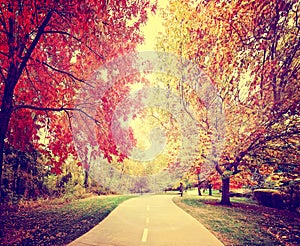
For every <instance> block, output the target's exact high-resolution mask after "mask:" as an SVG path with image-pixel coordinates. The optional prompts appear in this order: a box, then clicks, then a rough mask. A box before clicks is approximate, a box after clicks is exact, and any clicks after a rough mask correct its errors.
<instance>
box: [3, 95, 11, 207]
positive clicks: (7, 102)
mask: <svg viewBox="0 0 300 246" xmlns="http://www.w3.org/2000/svg"><path fill="white" fill-rule="evenodd" d="M12 98H13V97H12V93H8V92H7V91H4V96H3V100H2V105H1V110H0V119H1V120H0V202H2V170H3V162H4V149H5V142H4V141H5V138H6V133H7V129H8V124H9V121H10V118H11V112H12Z"/></svg>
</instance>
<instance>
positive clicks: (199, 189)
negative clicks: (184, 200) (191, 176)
mask: <svg viewBox="0 0 300 246" xmlns="http://www.w3.org/2000/svg"><path fill="white" fill-rule="evenodd" d="M197 177H198V196H202V194H201V182H200V174H198V175H197Z"/></svg>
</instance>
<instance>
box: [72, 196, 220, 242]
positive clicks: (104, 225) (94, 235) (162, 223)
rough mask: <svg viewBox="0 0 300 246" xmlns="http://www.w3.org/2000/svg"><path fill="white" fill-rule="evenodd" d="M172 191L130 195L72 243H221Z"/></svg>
mask: <svg viewBox="0 0 300 246" xmlns="http://www.w3.org/2000/svg"><path fill="white" fill-rule="evenodd" d="M172 198H173V196H171V195H147V196H141V197H137V198H132V199H129V200H127V201H125V202H123V203H122V204H121V205H119V206H118V207H117V208H116V209H115V210H114V211H112V212H111V214H110V215H109V216H108V217H106V218H105V219H104V220H103V221H102V222H101V223H100V224H98V225H97V226H95V227H94V228H93V229H92V230H90V231H89V232H87V233H86V234H84V235H83V236H81V237H79V238H78V239H76V240H75V241H73V242H71V243H70V244H69V245H70V246H84V245H85V246H87V245H104V246H105V245H106V246H111V245H115V246H120V245H124V246H125V245H126V246H136V245H145V246H146V245H153V246H156V245H158V246H160V245H163V246H176V245H178V246H190V245H193V246H198V245H199V246H208V245H210V246H218V245H223V244H222V243H221V242H220V241H219V240H218V239H217V238H216V237H215V236H214V235H213V234H211V233H210V232H209V231H208V230H207V229H206V228H205V227H204V226H203V225H202V224H201V223H199V222H198V221H197V220H196V219H194V218H193V217H192V216H190V215H189V214H187V213H186V212H184V211H183V210H182V209H181V208H179V207H178V206H177V205H175V204H174V203H173V201H172Z"/></svg>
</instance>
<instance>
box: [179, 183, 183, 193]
mask: <svg viewBox="0 0 300 246" xmlns="http://www.w3.org/2000/svg"><path fill="white" fill-rule="evenodd" d="M179 194H180V196H183V184H182V182H180V185H179Z"/></svg>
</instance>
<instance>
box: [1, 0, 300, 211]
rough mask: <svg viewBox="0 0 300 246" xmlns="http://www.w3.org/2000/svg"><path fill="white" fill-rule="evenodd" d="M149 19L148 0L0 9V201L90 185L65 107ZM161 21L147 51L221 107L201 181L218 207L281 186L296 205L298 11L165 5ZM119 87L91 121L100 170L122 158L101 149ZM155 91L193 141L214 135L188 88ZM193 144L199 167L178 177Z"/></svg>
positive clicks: (282, 6)
mask: <svg viewBox="0 0 300 246" xmlns="http://www.w3.org/2000/svg"><path fill="white" fill-rule="evenodd" d="M155 12H156V4H155V3H152V2H151V1H148V0H143V1H139V2H135V1H81V0H75V1H69V0H60V1H51V0H49V1H32V0H19V1H1V4H0V30H1V33H0V40H1V42H0V46H1V48H0V58H1V59H0V63H1V66H0V78H1V80H0V95H1V100H0V106H1V111H0V183H1V193H0V194H1V197H0V198H1V200H5V201H8V200H9V201H12V200H13V199H18V198H20V197H25V198H33V197H39V196H41V197H42V196H55V195H56V194H73V193H78V194H81V193H83V192H85V188H86V187H87V186H95V187H97V184H92V183H93V181H92V180H91V178H90V177H89V176H88V169H89V167H88V166H86V164H85V163H81V162H80V160H79V159H78V156H77V153H76V148H75V146H74V144H73V143H72V141H73V136H72V129H71V128H72V124H71V120H72V117H73V116H74V114H75V112H76V113H80V114H81V115H82V118H83V119H84V117H87V118H91V117H94V116H93V115H89V114H87V111H86V107H87V105H85V104H78V103H76V95H77V92H78V91H79V90H80V89H81V88H82V87H83V86H90V85H89V78H90V77H91V76H92V75H93V73H94V71H95V70H96V69H97V68H98V67H99V66H101V65H103V64H105V63H106V62H107V61H110V60H112V59H114V58H116V57H118V56H121V55H122V54H126V53H129V52H132V51H134V50H135V49H136V47H137V45H138V44H140V43H142V41H143V34H142V33H141V31H140V27H141V26H142V25H143V24H145V23H146V21H147V16H148V15H149V14H151V13H155ZM162 15H163V17H164V28H165V31H164V32H163V33H161V34H160V35H159V37H158V38H157V43H156V50H157V51H163V52H167V53H172V54H175V55H177V56H179V57H183V58H185V59H187V60H190V61H193V62H194V63H195V64H197V65H198V66H199V68H200V69H201V70H203V72H204V73H205V74H206V75H207V76H209V78H210V80H211V81H212V83H213V85H214V86H215V88H216V90H217V91H218V95H219V97H220V99H221V102H222V110H223V111H224V114H225V115H226V122H225V132H224V133H222V134H224V135H222V136H221V137H223V138H224V139H225V142H224V147H223V149H222V153H218V158H212V159H210V160H209V161H210V162H212V163H213V166H214V170H213V172H212V174H211V175H210V177H209V179H210V181H211V182H213V183H215V184H217V183H220V187H221V190H222V200H221V203H222V204H227V205H229V204H230V187H232V186H233V185H235V184H239V185H240V186H248V187H257V188H276V189H281V190H282V191H284V192H285V193H284V194H286V196H289V199H290V200H297V199H298V198H299V182H300V181H299V178H300V177H299V171H300V166H299V149H300V148H299V144H300V139H299V124H300V118H299V108H300V105H299V104H300V101H299V98H300V95H299V87H300V84H299V68H300V59H299V55H300V54H299V53H300V51H299V46H300V23H299V15H300V6H299V2H298V1H296V0H272V1H269V0H268V1H267V0H259V1H256V0H251V1H245V0H233V1H226V0H214V1H188V0H180V1H170V2H169V4H168V6H167V8H166V9H164V10H163V13H162ZM128 67H130V64H128ZM117 69H119V70H120V72H121V70H122V69H128V68H122V67H120V68H117ZM108 76H109V75H108ZM129 80H130V78H127V79H124V80H123V81H121V82H120V83H119V84H118V86H116V87H117V88H115V90H112V92H110V93H107V98H109V99H110V102H109V103H108V100H107V98H103V99H101V103H102V105H104V106H105V107H104V106H103V107H102V108H101V109H100V110H99V112H101V114H100V113H99V114H97V115H96V118H95V119H93V120H94V122H95V127H96V128H97V133H98V136H97V137H98V139H97V140H98V143H100V148H101V150H102V151H103V153H104V157H105V158H106V159H108V161H109V162H113V161H116V162H119V163H123V161H124V160H125V159H126V158H127V156H126V155H124V153H123V152H122V151H121V149H120V147H118V146H117V145H116V144H115V143H114V142H113V141H111V139H112V133H111V132H109V131H110V130H109V129H110V127H109V126H110V125H109V124H110V123H109V120H111V114H112V112H113V110H114V108H115V107H116V104H117V103H118V102H120V100H121V99H122V97H124V96H126V95H128V94H129V93H130V86H128V84H130V83H131V82H130V81H129ZM163 83H164V85H165V86H166V87H168V88H172V91H174V93H178V95H180V96H181V97H182V102H183V103H185V102H186V101H189V103H190V105H192V107H194V108H195V109H197V111H198V112H199V115H198V116H197V117H196V120H197V122H198V124H199V125H201V129H202V131H203V133H201V134H202V136H201V138H202V139H210V137H211V135H210V134H211V132H216V131H217V130H218V129H217V128H216V125H214V124H210V123H209V122H208V120H207V113H206V111H207V110H206V108H205V105H204V104H203V102H201V98H200V100H195V95H194V91H193V88H191V87H187V86H182V84H180V81H174V80H172V79H164V80H163ZM196 83H201V81H200V80H199V81H196ZM98 86H99V88H100V87H101V85H98ZM118 89H119V92H115V91H117V90H118ZM83 121H84V120H83ZM132 145H134V138H132ZM196 147H197V148H196V149H197V151H199V158H198V159H197V161H196V162H195V163H194V165H193V166H191V168H190V169H187V170H186V176H191V175H194V174H196V175H197V174H199V173H201V169H202V167H203V164H204V163H205V161H207V158H208V156H207V155H206V154H205V153H206V152H207V151H208V150H209V148H211V147H212V146H209V145H208V146H205V145H201V146H196ZM86 151H87V153H90V150H89V149H87V150H86ZM141 183H143V186H146V185H145V183H146V182H141ZM139 188H141V187H137V190H138V189H139ZM295 206H296V205H295Z"/></svg>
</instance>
